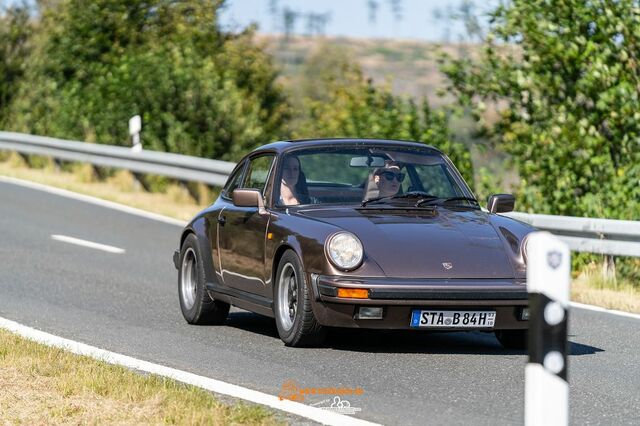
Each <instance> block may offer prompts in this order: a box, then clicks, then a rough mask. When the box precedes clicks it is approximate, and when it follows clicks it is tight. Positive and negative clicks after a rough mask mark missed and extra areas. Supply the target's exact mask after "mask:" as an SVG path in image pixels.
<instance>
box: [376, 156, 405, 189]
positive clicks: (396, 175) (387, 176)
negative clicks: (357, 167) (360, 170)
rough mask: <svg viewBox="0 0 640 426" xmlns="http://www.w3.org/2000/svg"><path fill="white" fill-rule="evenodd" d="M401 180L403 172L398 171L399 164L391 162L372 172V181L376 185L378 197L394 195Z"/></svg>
mask: <svg viewBox="0 0 640 426" xmlns="http://www.w3.org/2000/svg"><path fill="white" fill-rule="evenodd" d="M403 180H404V173H400V166H399V165H397V164H396V163H393V162H391V163H387V164H385V165H384V167H380V168H378V169H376V171H375V172H373V182H374V183H375V184H376V186H377V187H378V197H390V196H392V195H396V194H397V193H398V191H399V190H400V184H401V183H402V181H403Z"/></svg>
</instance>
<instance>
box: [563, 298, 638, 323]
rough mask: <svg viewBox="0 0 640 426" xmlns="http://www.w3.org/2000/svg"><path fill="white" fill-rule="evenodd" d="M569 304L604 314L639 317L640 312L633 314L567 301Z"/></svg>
mask: <svg viewBox="0 0 640 426" xmlns="http://www.w3.org/2000/svg"><path fill="white" fill-rule="evenodd" d="M569 304H570V305H571V307H573V308H580V309H588V310H590V311H595V312H603V313H605V314H611V315H618V316H620V317H627V318H634V319H640V314H634V313H631V312H624V311H616V310H613V309H606V308H601V307H600V306H593V305H585V304H582V303H578V302H569Z"/></svg>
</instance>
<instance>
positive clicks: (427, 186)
mask: <svg viewBox="0 0 640 426" xmlns="http://www.w3.org/2000/svg"><path fill="white" fill-rule="evenodd" d="M280 164H281V166H280V167H279V174H278V177H277V179H278V180H277V182H280V185H276V188H275V190H276V194H275V195H276V197H277V198H276V200H277V202H276V205H280V206H294V205H308V204H349V205H350V204H358V205H365V206H372V205H374V204H380V203H403V204H407V203H412V204H413V205H415V204H416V203H417V202H418V201H425V200H430V202H429V203H428V205H430V206H432V205H434V204H436V205H437V204H438V201H439V200H442V201H443V202H444V200H448V199H452V198H455V199H456V200H459V201H458V202H456V203H455V204H464V205H471V204H472V203H469V202H467V201H465V200H463V199H462V198H469V197H473V194H472V193H471V191H470V190H469V188H468V187H467V185H466V184H465V182H464V181H463V179H462V177H460V175H459V173H458V172H457V171H456V170H455V169H454V168H453V167H452V166H451V165H450V164H449V162H448V161H447V160H446V159H445V157H444V156H443V155H442V154H441V153H439V152H438V151H436V150H433V149H431V148H428V147H425V148H419V147H399V146H370V147H362V145H358V146H351V147H349V146H340V147H314V148H305V149H299V150H295V151H293V152H291V153H288V154H286V155H285V156H284V157H283V158H282V161H281V162H280ZM423 205H425V203H423ZM473 205H474V206H476V205H477V204H473Z"/></svg>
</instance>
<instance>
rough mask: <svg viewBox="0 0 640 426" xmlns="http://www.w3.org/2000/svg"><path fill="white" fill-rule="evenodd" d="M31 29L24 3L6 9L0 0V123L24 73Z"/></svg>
mask: <svg viewBox="0 0 640 426" xmlns="http://www.w3.org/2000/svg"><path fill="white" fill-rule="evenodd" d="M32 30H33V28H32V23H31V21H30V19H29V8H28V6H27V5H26V4H14V5H12V6H8V7H6V8H5V7H4V6H3V2H0V126H3V125H4V122H5V115H6V110H7V107H8V106H9V104H10V103H11V101H12V100H13V97H14V94H15V93H16V91H17V87H18V84H19V82H20V80H21V79H22V77H23V75H24V71H25V61H26V59H27V57H28V56H29V50H30V48H29V39H30V35H31V33H32Z"/></svg>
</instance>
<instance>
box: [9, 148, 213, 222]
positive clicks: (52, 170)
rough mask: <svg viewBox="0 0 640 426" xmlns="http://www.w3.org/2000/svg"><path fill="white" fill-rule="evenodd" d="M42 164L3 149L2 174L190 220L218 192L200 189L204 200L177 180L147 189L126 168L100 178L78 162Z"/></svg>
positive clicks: (44, 161)
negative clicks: (59, 165)
mask: <svg viewBox="0 0 640 426" xmlns="http://www.w3.org/2000/svg"><path fill="white" fill-rule="evenodd" d="M37 164H38V167H29V165H28V164H27V163H26V162H25V161H24V160H23V159H22V158H21V157H20V156H19V155H17V154H15V153H11V154H6V153H4V154H3V153H1V152H0V175H2V176H9V177H14V178H18V179H24V180H28V181H31V182H37V183H42V184H44V185H50V186H55V187H57V188H62V189H67V190H69V191H73V192H78V193H81V194H86V195H91V196H94V197H98V198H102V199H105V200H109V201H114V202H117V203H121V204H125V205H128V206H132V207H136V208H139V209H143V210H149V211H153V212H154V213H159V214H163V215H165V216H170V217H173V218H176V219H181V220H188V219H190V218H191V217H193V215H194V214H196V213H197V212H198V211H200V210H202V209H203V208H204V207H206V206H207V205H209V204H210V203H211V201H212V200H213V199H215V197H216V194H215V193H214V192H211V191H208V189H207V188H206V187H205V186H201V187H200V188H198V190H199V192H200V195H201V196H200V199H201V202H200V203H199V202H197V201H196V200H195V199H194V197H193V196H191V195H190V193H189V191H188V190H187V189H186V188H185V187H182V186H180V185H178V184H176V183H169V184H167V185H165V186H164V188H162V190H160V191H158V192H147V191H145V190H144V188H142V187H141V186H140V185H139V184H138V183H137V182H136V180H135V178H134V176H133V175H132V174H131V173H130V172H128V171H125V170H121V171H117V172H115V173H114V174H113V175H112V176H109V177H107V178H104V179H100V178H99V177H97V176H95V173H93V169H92V168H91V166H89V165H74V166H69V167H67V168H65V169H60V168H57V167H56V166H55V164H54V163H53V162H52V161H50V160H42V159H40V160H39V161H38V162H37Z"/></svg>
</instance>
